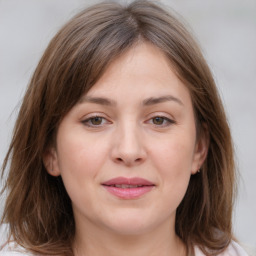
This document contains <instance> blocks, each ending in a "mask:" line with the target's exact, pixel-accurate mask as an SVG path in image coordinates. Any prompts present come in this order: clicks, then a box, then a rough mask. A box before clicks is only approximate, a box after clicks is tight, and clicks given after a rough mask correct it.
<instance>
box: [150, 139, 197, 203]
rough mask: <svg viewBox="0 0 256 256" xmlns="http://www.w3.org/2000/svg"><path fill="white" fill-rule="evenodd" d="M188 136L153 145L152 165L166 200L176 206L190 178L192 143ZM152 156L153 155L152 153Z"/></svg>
mask: <svg viewBox="0 0 256 256" xmlns="http://www.w3.org/2000/svg"><path fill="white" fill-rule="evenodd" d="M190 138H191V137H190V136H182V138H179V137H178V135H177V136H175V138H172V139H170V140H168V141H165V143H160V144H158V146H157V144H155V146H156V147H155V149H154V158H153V159H154V160H153V162H154V165H155V168H156V169H157V170H158V173H159V175H160V179H161V180H160V182H161V184H162V185H163V186H162V188H163V190H164V191H165V192H166V193H165V195H166V197H167V198H166V200H169V201H171V202H172V203H173V204H174V205H176V206H178V205H179V203H180V202H181V200H182V198H183V197H184V195H185V193H186V190H187V187H188V183H189V180H190V176H191V169H192V162H193V152H194V144H193V143H194V142H193V140H191V139H190ZM152 154H153V153H152Z"/></svg>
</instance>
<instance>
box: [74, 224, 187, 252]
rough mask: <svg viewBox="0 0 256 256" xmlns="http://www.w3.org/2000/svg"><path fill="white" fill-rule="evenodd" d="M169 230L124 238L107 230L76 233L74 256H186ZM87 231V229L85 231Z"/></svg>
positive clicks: (181, 243) (162, 229)
mask: <svg viewBox="0 0 256 256" xmlns="http://www.w3.org/2000/svg"><path fill="white" fill-rule="evenodd" d="M171 230H172V229H167V228H166V226H165V227H157V228H156V229H154V230H153V231H152V232H147V233H144V234H138V235H123V234H116V233H114V232H110V231H109V230H103V229H99V230H97V228H96V229H94V230H93V231H92V230H91V229H90V232H83V231H82V230H81V229H78V230H77V233H76V237H75V241H74V246H73V248H74V255H75V256H85V255H86V256H94V255H106V256H108V255H111V256H128V255H129V256H130V255H133V256H156V255H157V256H170V255H177V256H185V255H186V248H185V245H184V243H183V242H182V241H181V240H180V238H179V237H178V236H177V235H176V234H175V232H171ZM87 231H88V229H87Z"/></svg>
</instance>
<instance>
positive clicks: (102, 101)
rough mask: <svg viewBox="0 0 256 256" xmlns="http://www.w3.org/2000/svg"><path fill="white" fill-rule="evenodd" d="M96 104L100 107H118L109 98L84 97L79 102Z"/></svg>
mask: <svg viewBox="0 0 256 256" xmlns="http://www.w3.org/2000/svg"><path fill="white" fill-rule="evenodd" d="M85 102H88V103H95V104H99V105H104V106H113V105H116V102H115V101H113V100H111V99H108V98H103V97H91V96H84V97H82V98H81V99H80V100H79V103H85Z"/></svg>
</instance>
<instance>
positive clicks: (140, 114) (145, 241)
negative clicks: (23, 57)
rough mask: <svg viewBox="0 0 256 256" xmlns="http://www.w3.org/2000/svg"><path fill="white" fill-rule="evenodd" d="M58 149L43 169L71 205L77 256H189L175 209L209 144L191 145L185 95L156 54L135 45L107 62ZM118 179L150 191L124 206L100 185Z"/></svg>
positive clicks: (62, 131)
mask: <svg viewBox="0 0 256 256" xmlns="http://www.w3.org/2000/svg"><path fill="white" fill-rule="evenodd" d="M93 98H94V100H93ZM95 98H104V100H102V99H101V100H99V99H97V100H95ZM152 98H154V99H155V98H158V99H159V98H161V100H158V101H156V100H152ZM106 99H107V101H106ZM149 99H150V100H149ZM95 116H96V118H95ZM158 117H160V118H158ZM56 145H57V146H56V148H51V149H49V150H48V151H47V153H46V154H45V158H44V163H45V166H46V167H47V169H48V171H49V173H50V174H51V175H54V176H58V175H61V176H62V179H63V182H64V185H65V187H66V189H67V192H68V194H69V196H70V198H71V201H72V206H73V211H74V217H75V222H76V236H75V242H74V251H75V254H76V255H89V256H90V255H118V256H122V255H135V256H136V255H138V256H143V255H147V256H148V255H163V256H164V255H185V254H186V253H185V246H184V244H183V243H182V242H181V241H180V239H179V238H178V237H177V236H176V234H175V215H176V209H177V207H178V205H179V204H180V202H181V200H182V198H183V197H184V195H185V192H186V189H187V187H188V183H189V179H190V176H191V175H193V174H195V173H196V172H197V170H198V169H199V168H200V166H201V165H202V163H203V161H204V159H205V157H206V154H207V142H206V140H205V139H204V137H201V138H198V139H197V138H196V126H195V117H194V113H193V106H192V102H191V98H190V94H189V91H188V89H187V87H186V86H185V85H184V84H183V83H182V82H181V81H180V80H179V79H178V77H177V76H176V75H175V73H174V71H173V69H172V67H171V65H170V63H169V61H168V60H167V59H166V57H165V56H164V55H163V53H162V52H161V51H160V50H159V49H157V48H156V47H155V46H152V45H151V44H149V43H140V44H138V45H136V46H134V47H133V48H131V49H130V50H128V51H127V52H126V53H124V54H123V55H121V56H120V57H119V58H118V59H116V60H115V61H114V62H112V63H111V64H110V66H109V67H108V68H107V70H106V72H105V73H104V74H103V76H102V77H101V78H100V80H99V81H98V82H97V83H96V84H95V85H94V86H93V87H92V88H91V89H90V91H89V92H88V93H87V94H86V95H84V96H83V98H82V99H81V101H80V102H78V103H77V104H76V105H75V106H74V107H73V108H72V109H71V111H70V112H69V113H68V114H67V115H66V116H65V117H64V119H63V120H62V122H61V123H60V126H59V128H58V132H57V143H56ZM120 176H122V177H129V178H131V177H141V178H144V179H147V180H149V181H151V182H152V183H154V184H155V187H154V188H153V189H152V190H151V191H150V192H148V193H146V194H144V195H143V196H141V197H139V198H136V199H128V200H127V199H121V198H118V197H116V196H114V195H112V194H111V193H109V192H108V191H107V190H106V189H105V188H104V187H103V186H102V185H101V184H102V182H104V181H107V180H109V179H113V178H115V177H120Z"/></svg>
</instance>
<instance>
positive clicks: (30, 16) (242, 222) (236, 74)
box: [0, 0, 256, 248]
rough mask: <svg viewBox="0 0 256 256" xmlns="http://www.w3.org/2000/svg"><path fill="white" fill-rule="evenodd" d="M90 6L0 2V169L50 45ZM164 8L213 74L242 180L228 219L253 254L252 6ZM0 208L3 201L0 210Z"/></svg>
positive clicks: (255, 21) (235, 1) (194, 0)
mask: <svg viewBox="0 0 256 256" xmlns="http://www.w3.org/2000/svg"><path fill="white" fill-rule="evenodd" d="M96 2H97V1H85V0H84V1H83V0H72V1H71V0H23V1H21V0H0V131H1V132H0V164H2V161H3V158H4V155H5V154H6V151H7V148H8V144H9V142H10V138H11V134H12V128H13V125H14V121H15V118H16V115H17V112H18V108H19V103H20V101H21V99H22V96H23V94H24V92H25V88H26V86H27V84H28V81H29V79H30V77H31V75H32V72H33V71H34V69H35V67H36V65H37V62H38V61H39V58H40V57H41V55H42V54H43V51H44V49H45V48H46V46H47V44H48V42H49V40H50V39H51V38H52V36H53V35H54V34H55V33H56V31H57V30H58V29H59V28H60V27H61V26H62V25H63V23H65V22H66V21H67V20H68V19H69V18H71V17H72V16H73V15H74V14H76V13H77V12H78V11H79V10H81V9H82V8H83V7H85V6H86V5H88V4H90V3H96ZM162 2H163V3H166V4H168V5H169V6H171V7H172V8H174V10H176V11H177V12H178V13H180V14H181V15H182V16H183V17H184V18H185V20H186V21H187V22H188V24H189V25H190V27H191V29H192V31H193V32H194V34H195V36H196V37H197V39H198V41H199V43H200V44H201V47H202V50H203V52H204V55H205V57H206V59H207V60H208V63H209V65H210V67H211V69H212V71H213V74H214V77H215V79H216V82H217V85H218V87H219V90H220V94H221V97H222V99H223V101H224V105H225V108H226V111H227V114H228V117H229V122H230V125H231V129H232V134H233V138H234V143H235V149H236V155H237V163H238V169H239V171H240V174H241V175H240V178H239V197H238V200H237V203H236V208H235V212H234V218H233V219H234V229H235V234H236V236H237V238H238V239H239V240H240V241H241V242H242V243H243V244H245V245H246V246H248V247H251V248H256V200H255V198H256V185H255V183H256V167H255V166H256V160H255V159H256V150H255V147H256V100H255V97H256V1H255V0H243V1H242V0H208V1H206V0H190V1H189V0H169V1H167V0H166V1H162ZM3 203H4V199H3V198H2V199H1V201H0V209H2V207H3ZM0 213H1V210H0ZM3 235H4V234H3V232H2V234H0V240H1V236H3Z"/></svg>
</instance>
